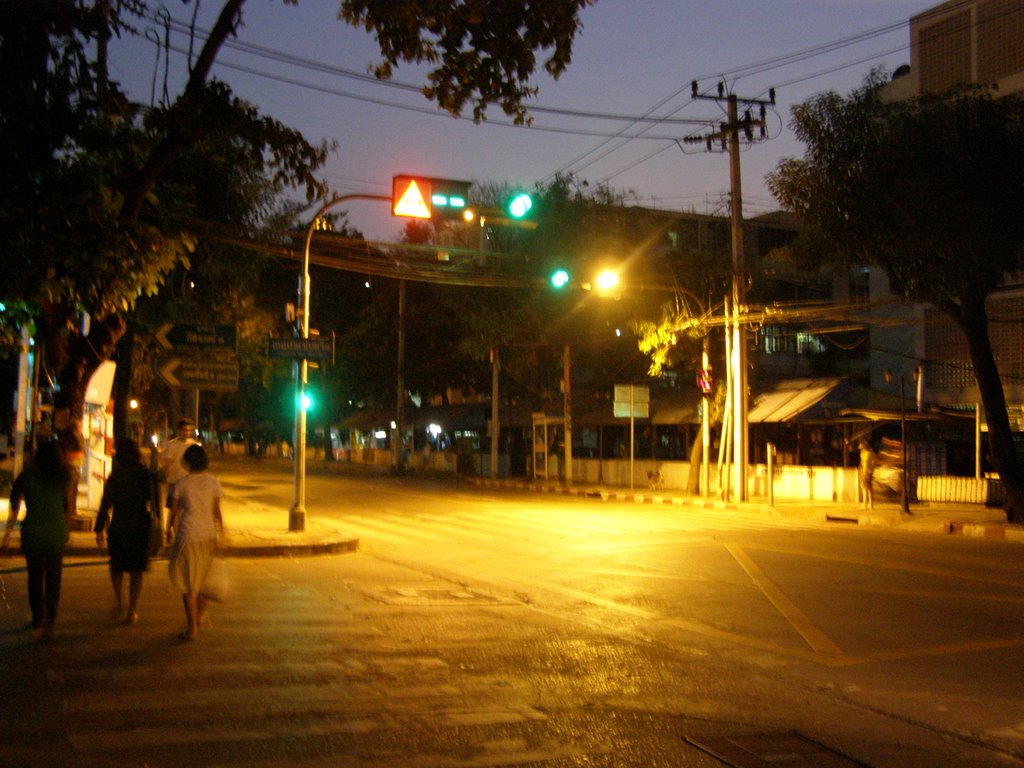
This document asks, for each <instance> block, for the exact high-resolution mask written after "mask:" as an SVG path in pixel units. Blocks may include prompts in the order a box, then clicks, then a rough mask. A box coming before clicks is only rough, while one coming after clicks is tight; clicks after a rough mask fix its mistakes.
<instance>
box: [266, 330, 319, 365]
mask: <svg viewBox="0 0 1024 768" xmlns="http://www.w3.org/2000/svg"><path fill="white" fill-rule="evenodd" d="M267 353H268V354H269V355H270V357H272V358H282V357H284V358H289V359H292V360H301V359H302V358H306V359H307V360H330V361H333V360H334V334H331V335H330V336H314V337H313V338H310V339H289V338H283V339H267Z"/></svg>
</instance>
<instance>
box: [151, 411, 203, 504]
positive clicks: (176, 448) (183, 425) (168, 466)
mask: <svg viewBox="0 0 1024 768" xmlns="http://www.w3.org/2000/svg"><path fill="white" fill-rule="evenodd" d="M198 444H199V443H198V441H197V440H196V425H195V423H194V422H193V421H192V419H181V420H179V421H178V426H177V431H176V432H175V435H174V437H173V438H171V439H170V440H169V441H168V442H167V448H165V449H164V455H163V457H161V459H160V468H161V470H163V479H164V482H165V483H167V502H166V504H165V506H166V507H167V508H168V509H170V507H171V501H172V500H173V499H174V486H175V485H176V484H177V483H178V481H179V480H181V478H183V477H185V475H187V474H188V468H187V467H186V466H185V463H184V461H183V458H184V456H185V451H187V450H188V448H189V446H190V445H198Z"/></svg>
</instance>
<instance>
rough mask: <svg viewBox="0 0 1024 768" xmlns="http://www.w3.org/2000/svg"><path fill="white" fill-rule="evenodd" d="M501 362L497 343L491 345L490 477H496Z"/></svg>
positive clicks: (499, 425) (499, 428)
mask: <svg viewBox="0 0 1024 768" xmlns="http://www.w3.org/2000/svg"><path fill="white" fill-rule="evenodd" d="M500 370H501V362H500V360H499V359H498V347H497V345H495V346H493V347H491V479H492V480H493V479H495V478H497V477H498V434H499V431H500V430H501V424H500V423H499V422H498V371H500Z"/></svg>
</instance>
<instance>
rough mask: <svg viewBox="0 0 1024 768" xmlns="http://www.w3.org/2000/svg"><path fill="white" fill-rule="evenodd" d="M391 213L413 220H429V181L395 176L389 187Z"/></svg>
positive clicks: (413, 177) (414, 177)
mask: <svg viewBox="0 0 1024 768" xmlns="http://www.w3.org/2000/svg"><path fill="white" fill-rule="evenodd" d="M391 213H392V215H394V216H405V217H409V218H413V219H429V218H430V216H431V208H430V179H424V178H422V177H416V176H395V177H394V179H393V180H392V186H391Z"/></svg>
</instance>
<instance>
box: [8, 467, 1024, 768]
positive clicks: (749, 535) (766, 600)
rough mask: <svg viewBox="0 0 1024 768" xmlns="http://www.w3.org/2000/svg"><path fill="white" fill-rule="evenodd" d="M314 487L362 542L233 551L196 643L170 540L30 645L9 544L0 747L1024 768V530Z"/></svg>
mask: <svg viewBox="0 0 1024 768" xmlns="http://www.w3.org/2000/svg"><path fill="white" fill-rule="evenodd" d="M218 471H219V473H220V474H221V479H222V482H223V483H224V487H225V490H226V492H227V493H228V494H236V495H239V496H241V495H246V494H248V495H250V496H251V498H253V499H258V500H261V501H263V502H266V503H280V504H281V506H282V510H283V513H286V510H287V507H288V505H289V503H290V501H291V492H292V485H291V478H290V476H289V475H288V474H287V472H283V471H271V470H268V469H267V468H262V467H261V468H254V465H250V464H238V465H230V466H222V467H219V468H218ZM307 509H308V514H309V515H310V516H313V515H327V516H331V517H332V518H334V519H336V520H339V521H343V522H344V525H345V527H346V528H347V529H350V530H351V531H352V532H353V534H354V535H357V536H359V538H360V548H359V550H358V551H357V552H355V553H352V554H344V555H334V556H328V557H309V558H296V559H283V558H251V559H236V560H232V561H230V563H229V565H230V566H231V570H232V573H233V589H232V593H231V596H230V598H229V599H228V600H227V601H226V602H224V603H222V604H219V605H216V606H214V609H213V611H212V613H211V619H212V626H210V627H206V628H204V629H203V630H202V631H201V632H200V636H199V638H198V639H197V640H196V641H195V642H191V643H183V642H179V641H177V640H176V639H175V636H176V634H177V632H178V630H180V629H181V627H182V624H183V612H182V608H181V603H180V599H179V598H178V596H177V595H175V594H173V592H172V591H171V590H170V589H169V588H168V585H167V578H166V572H165V568H164V564H163V563H162V562H157V563H155V564H154V566H153V568H152V569H151V572H150V575H149V576H148V577H147V582H146V586H145V593H144V595H143V601H142V605H141V608H140V614H141V620H140V622H139V623H138V624H136V625H134V626H125V625H122V624H118V623H116V622H115V620H114V618H113V616H112V615H111V607H112V602H113V601H112V596H111V593H110V587H109V582H108V580H107V573H106V567H105V564H104V563H103V562H102V561H100V560H75V561H71V562H70V563H69V567H68V568H67V569H66V571H65V583H64V595H63V599H62V617H61V620H60V622H59V632H58V637H57V639H56V641H55V642H53V643H49V644H46V643H40V642H39V641H38V640H37V639H36V638H34V637H33V636H32V635H31V634H30V633H29V632H28V631H26V630H25V629H24V628H23V627H22V624H23V622H24V620H25V614H26V598H25V591H24V573H23V571H22V570H21V569H20V565H21V564H20V561H19V560H18V559H17V558H9V559H6V560H0V578H2V582H0V586H2V591H0V598H2V599H0V653H2V654H3V659H4V661H3V667H2V672H0V681H2V685H0V707H2V711H3V718H2V719H0V765H4V766H8V765H9V766H21V765H24V766H32V767H34V766H62V765H67V766H143V765H147V766H152V767H153V768H161V767H163V766H196V765H223V766H240V765H246V766H257V767H262V766H345V767H346V768H348V767H352V768H362V767H363V766H396V767H401V768H405V767H408V768H442V767H444V768H469V767H471V766H472V767H474V768H482V767H484V766H520V767H522V766H537V767H538V768H556V767H557V768H569V767H570V766H573V767H575V766H587V767H588V768H591V767H601V766H609V767H613V766H614V767H616V768H617V767H619V766H621V767H623V768H633V767H634V766H635V767H636V768H650V767H652V766H694V767H696V768H704V767H711V766H722V765H734V766H739V767H740V768H747V767H748V766H766V765H786V766H858V765H861V766H863V765H867V766H873V767H874V768H888V767H894V768H896V767H898V768H937V767H942V766H958V767H959V766H976V767H977V768H989V766H991V767H992V768H995V767H996V766H1000V767H1005V766H1014V765H1022V766H1024V697H1022V695H1021V694H1022V690H1021V684H1022V681H1024V675H1022V674H1021V672H1020V664H1019V657H1020V653H1021V647H1022V646H1024V621H1022V617H1021V611H1020V608H1021V604H1022V602H1024V562H1022V559H1021V554H1022V550H1021V545H1020V544H1015V543H1007V542H998V541H986V540H979V539H965V538H962V537H943V536H939V535H934V534H923V533H914V534H909V533H902V532H890V531H883V530H877V529H858V528H855V527H849V526H831V527H828V526H822V525H797V524H787V523H786V522H785V521H782V520H779V519H776V518H769V517H766V516H764V515H761V514H758V513H756V512H744V511H740V510H730V511H722V510H718V511H702V510H696V509H692V508H678V507H669V506H666V507H653V506H650V505H646V506H645V505H637V504H620V503H614V502H601V501H598V500H590V499H577V498H569V497H554V496H538V495H535V494H530V493H526V492H501V491H494V490H486V491H484V490H478V489H473V488H467V487H465V486H462V485H460V484H457V483H448V482H436V483H424V482H422V481H417V480H410V479H408V478H391V477H379V478H373V477H341V476H318V475H312V476H311V477H310V478H309V482H308V488H307ZM229 524H230V521H229Z"/></svg>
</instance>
